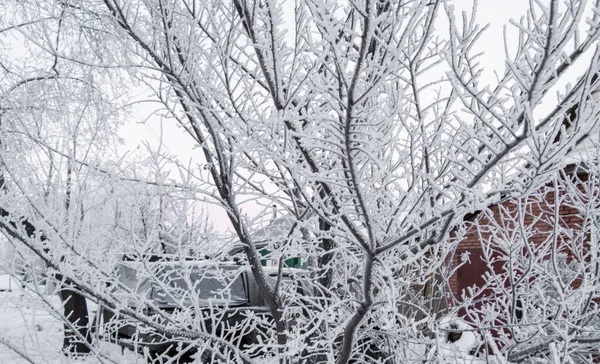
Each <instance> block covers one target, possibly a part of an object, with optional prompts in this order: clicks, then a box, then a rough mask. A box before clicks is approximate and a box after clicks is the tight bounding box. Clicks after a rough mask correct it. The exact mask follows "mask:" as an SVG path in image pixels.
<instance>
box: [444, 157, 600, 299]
mask: <svg viewBox="0 0 600 364" xmlns="http://www.w3.org/2000/svg"><path fill="white" fill-rule="evenodd" d="M559 175H560V177H559V183H558V184H554V183H553V182H549V183H547V184H545V185H543V186H541V187H540V188H539V189H537V190H536V191H535V192H534V193H532V194H530V195H528V196H525V197H522V198H514V197H513V198H505V199H503V200H501V201H500V202H498V203H497V204H495V205H492V206H490V207H489V208H488V209H487V211H485V212H484V211H477V212H475V213H472V214H470V215H468V216H466V217H465V218H464V223H465V224H464V228H465V231H464V235H462V239H461V240H460V242H459V243H458V246H457V248H456V252H455V254H454V256H453V258H452V265H454V266H456V265H458V263H459V260H460V259H461V257H462V256H464V254H465V253H468V255H469V259H468V261H467V263H465V264H464V265H463V266H462V267H460V268H459V269H458V270H457V271H456V272H455V273H454V274H453V275H452V276H451V277H450V279H449V282H448V286H449V290H450V291H451V293H452V296H453V297H454V298H455V299H456V300H458V301H460V297H461V293H462V292H463V291H465V290H467V289H468V288H469V287H472V286H473V285H476V286H478V287H481V286H482V285H483V284H484V274H485V273H486V272H491V270H494V272H495V273H500V272H501V271H503V269H504V268H503V266H504V265H505V264H504V263H506V261H501V260H498V261H495V262H491V263H490V264H488V263H486V262H485V260H488V261H489V260H490V259H489V258H492V259H493V258H494V257H495V256H497V255H498V254H499V253H501V250H502V248H501V247H499V246H492V247H491V248H490V246H489V245H494V243H493V242H491V240H493V239H494V236H493V235H496V237H497V235H498V232H497V231H494V230H495V229H496V230H497V228H498V227H499V226H503V227H504V229H503V230H505V231H503V232H502V233H503V234H504V235H513V234H511V230H515V229H519V228H521V226H516V224H517V222H516V221H522V225H523V226H525V227H527V229H528V234H526V235H527V236H526V239H527V241H528V242H529V243H530V246H532V247H535V248H536V249H538V251H537V252H536V253H535V255H536V257H537V258H539V259H550V254H551V253H552V252H551V251H550V250H544V249H543V245H544V244H548V243H549V242H551V241H558V242H559V243H558V245H557V247H556V248H557V249H556V250H555V251H559V252H560V253H561V254H563V255H565V256H566V257H567V258H566V260H567V262H570V261H571V260H572V259H574V258H575V256H576V255H579V256H582V254H581V251H576V252H575V251H573V244H566V243H565V241H566V240H567V239H569V238H570V237H569V236H567V235H568V234H565V232H564V230H566V231H572V232H579V233H581V234H575V235H577V236H580V237H581V238H582V240H583V241H580V242H581V243H582V244H581V248H582V249H584V250H585V249H588V247H587V243H589V240H590V238H591V235H590V232H589V229H590V226H589V225H590V221H589V220H590V219H586V218H585V216H586V211H583V210H582V209H581V207H583V206H577V203H576V201H572V199H573V198H572V197H571V196H569V194H568V193H567V191H566V186H567V185H568V186H571V188H572V187H576V188H577V189H578V191H579V192H580V193H581V194H582V195H585V196H588V197H589V196H595V197H597V196H598V195H600V190H598V188H596V190H597V191H596V193H595V192H594V191H586V189H589V188H590V184H589V183H588V182H589V177H590V175H589V174H588V172H587V171H586V168H585V166H583V165H580V164H570V165H568V166H567V167H565V168H564V169H562V170H561V171H560V172H559ZM591 187H592V188H593V186H591ZM556 189H558V191H557V190H556ZM557 197H558V200H557ZM584 198H585V197H584ZM578 202H579V205H582V204H584V203H585V202H589V201H578ZM557 209H558V210H557ZM555 224H558V226H560V227H561V228H562V229H561V230H563V231H560V232H556V230H555ZM557 234H558V235H557ZM522 235H523V234H520V237H521V238H522V237H523V236H522ZM571 237H572V236H571ZM505 238H506V239H507V240H510V236H505ZM513 238H514V235H513ZM561 242H562V243H561ZM486 250H487V251H486ZM520 253H521V254H523V255H526V254H528V252H525V251H524V252H520ZM584 255H585V254H584ZM486 257H487V259H485V258H486ZM571 283H572V285H574V286H579V284H580V280H578V279H574V280H573V281H572V282H571ZM506 284H507V285H508V284H510V283H509V282H506Z"/></svg>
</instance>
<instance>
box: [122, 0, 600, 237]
mask: <svg viewBox="0 0 600 364" xmlns="http://www.w3.org/2000/svg"><path fill="white" fill-rule="evenodd" d="M289 3H290V5H291V7H289V8H288V9H286V10H285V11H286V12H287V13H288V14H292V12H293V3H294V2H293V1H290V2H289ZM451 3H452V5H453V6H454V7H455V10H456V12H455V14H456V15H457V17H460V13H459V12H460V11H466V12H468V13H470V12H471V9H472V8H473V2H472V1H471V0H456V1H452V2H451ZM590 3H591V2H590ZM590 6H591V5H590ZM528 8H529V1H527V0H481V1H479V3H478V6H477V20H478V23H479V24H481V25H484V24H488V23H489V28H488V29H487V30H486V32H485V33H484V35H483V36H482V38H480V40H479V42H478V44H479V50H480V51H481V52H484V54H483V55H482V57H481V59H480V61H481V64H482V65H483V68H484V76H485V79H486V80H487V81H489V82H490V83H493V82H494V79H495V76H494V73H495V72H497V73H498V74H501V73H502V72H503V70H504V60H505V59H506V55H505V48H504V38H503V33H504V29H503V28H504V26H505V25H507V34H508V35H509V37H510V36H512V37H514V36H515V35H516V31H515V30H514V27H513V26H511V25H509V21H510V19H511V18H512V19H515V20H517V21H518V19H519V18H520V17H521V16H524V15H525V13H526V11H527V9H528ZM292 19H293V18H292ZM437 31H438V32H440V34H443V33H444V32H447V21H446V20H445V19H443V18H440V19H438V26H437ZM509 46H510V43H509ZM509 50H512V51H514V48H513V49H509ZM513 54H514V53H513ZM513 54H511V55H513ZM590 56H591V54H590V55H589V56H588V57H584V59H582V60H581V62H580V63H581V65H582V67H581V68H580V69H579V72H577V68H576V69H575V70H574V74H575V73H577V74H581V72H582V70H583V69H584V68H583V67H585V63H587V62H588V61H589V58H590ZM569 78H571V79H572V80H574V77H569ZM564 86H565V85H564V84H561V85H557V87H556V89H557V91H558V90H559V89H562V88H563V87H564ZM550 94H551V95H550V97H551V98H552V100H548V101H547V102H548V103H549V106H551V104H552V102H553V99H555V96H553V95H554V94H555V93H554V94H552V93H550ZM152 108H153V106H152V104H149V103H147V104H141V105H139V106H138V107H137V108H136V110H135V112H134V116H135V118H136V119H137V120H131V122H130V123H129V124H127V125H126V126H125V127H124V128H123V129H122V134H121V135H122V137H123V138H124V139H125V140H126V145H125V146H124V150H135V149H136V148H137V147H138V146H140V145H142V143H143V142H148V143H149V144H150V145H152V146H154V147H156V146H157V145H159V143H160V140H161V138H162V140H163V148H164V149H163V150H164V151H166V152H169V153H170V154H173V155H176V156H178V158H179V160H180V161H181V163H182V164H185V165H187V164H188V163H189V161H190V160H191V161H192V162H193V163H194V164H195V163H201V162H202V157H201V154H200V151H199V150H198V149H197V148H194V144H193V142H192V139H191V138H190V137H189V136H187V135H186V134H184V132H183V130H182V129H180V128H177V127H175V124H174V122H173V121H172V120H169V121H168V122H165V123H162V124H161V121H160V119H159V118H157V117H150V118H148V116H149V115H150V114H151V113H152ZM543 109H546V108H540V110H539V113H543ZM547 109H550V107H548V108H547ZM537 116H542V115H541V114H538V115H537ZM142 121H144V122H143V123H142ZM174 175H175V174H174ZM246 212H247V213H250V214H251V213H252V211H251V210H250V211H246ZM256 212H258V209H257V211H256ZM210 216H211V218H212V220H213V222H214V223H215V225H216V226H217V227H219V228H220V229H226V228H227V227H228V226H229V223H228V222H227V217H226V214H225V212H224V211H223V210H222V209H218V208H210Z"/></svg>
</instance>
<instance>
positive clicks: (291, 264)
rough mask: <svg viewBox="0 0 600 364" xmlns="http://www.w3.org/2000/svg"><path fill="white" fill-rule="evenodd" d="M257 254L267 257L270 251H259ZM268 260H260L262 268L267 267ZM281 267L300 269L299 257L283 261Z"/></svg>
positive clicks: (300, 261)
mask: <svg viewBox="0 0 600 364" xmlns="http://www.w3.org/2000/svg"><path fill="white" fill-rule="evenodd" d="M258 253H259V254H260V255H261V256H263V257H268V256H269V255H270V254H271V251H270V250H268V249H261V250H259V251H258ZM267 262H268V259H261V260H260V264H261V265H262V266H263V267H264V266H266V265H267ZM283 266H284V267H287V268H302V260H301V259H300V257H294V258H289V259H286V260H284V261H283Z"/></svg>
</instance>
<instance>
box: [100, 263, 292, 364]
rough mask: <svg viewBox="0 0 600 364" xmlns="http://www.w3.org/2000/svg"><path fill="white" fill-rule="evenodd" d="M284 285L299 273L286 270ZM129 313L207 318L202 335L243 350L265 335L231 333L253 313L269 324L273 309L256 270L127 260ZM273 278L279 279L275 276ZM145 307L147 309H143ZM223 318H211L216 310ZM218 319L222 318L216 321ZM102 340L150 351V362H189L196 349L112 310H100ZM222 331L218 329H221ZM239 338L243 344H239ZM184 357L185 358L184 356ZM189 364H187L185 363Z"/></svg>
mask: <svg viewBox="0 0 600 364" xmlns="http://www.w3.org/2000/svg"><path fill="white" fill-rule="evenodd" d="M285 271H286V272H285V273H284V281H289V278H290V276H291V275H292V274H294V271H301V270H298V269H285ZM117 273H118V276H119V283H120V284H121V289H123V290H124V291H128V292H127V293H126V294H124V295H123V303H124V304H125V305H126V306H127V308H129V309H132V310H136V311H138V312H141V313H143V314H144V315H147V316H148V317H150V319H151V320H153V321H156V322H161V320H165V319H168V318H169V316H170V315H175V314H177V313H179V312H182V311H186V312H188V313H189V312H193V315H194V317H202V318H203V319H202V323H201V325H202V326H203V327H202V331H204V332H215V333H216V334H217V335H219V336H221V337H223V338H226V339H231V338H236V342H239V344H240V346H243V345H246V344H252V343H256V342H257V336H258V335H262V334H263V333H262V332H261V330H253V331H252V332H250V333H245V334H243V337H241V338H240V335H241V334H240V333H239V332H235V330H232V329H231V328H233V327H236V326H237V325H236V324H239V323H241V322H242V321H243V320H244V319H245V318H246V317H247V315H248V314H249V313H251V314H252V315H254V316H257V315H258V316H261V315H262V316H263V317H265V318H266V320H268V318H269V317H270V314H269V310H268V308H267V306H266V304H265V302H264V300H263V299H262V297H261V295H260V293H259V291H258V286H257V285H256V282H255V280H254V278H253V276H252V273H251V272H250V270H249V269H248V268H247V267H246V268H242V267H240V266H239V265H236V264H235V263H214V262H210V261H161V260H155V261H142V262H137V261H123V262H121V263H120V264H119V265H118V267H117ZM272 273H273V276H272V277H271V279H272V280H273V282H274V281H275V279H276V274H277V272H276V271H273V272H272ZM142 303H143V307H141V304H142ZM215 309H217V310H219V315H218V316H215V315H210V313H211V312H214V310H215ZM216 317H218V319H216ZM96 326H97V328H96V330H97V333H98V336H99V337H100V338H102V339H104V340H109V341H113V342H116V343H117V344H119V345H121V346H122V347H127V348H129V349H131V350H134V351H139V352H142V353H144V352H146V354H148V358H149V359H153V358H156V357H158V356H159V355H163V354H164V355H165V356H171V357H172V356H175V355H181V356H183V357H187V358H189V357H190V356H191V355H193V354H194V353H195V352H196V350H195V349H194V348H186V347H185V345H184V346H182V340H181V338H180V337H178V338H177V340H174V338H173V337H170V336H169V335H165V334H164V333H160V332H157V331H156V330H154V329H152V328H151V327H149V326H148V325H145V324H143V323H141V322H139V321H137V320H133V319H128V318H126V317H124V316H122V315H120V314H118V312H117V313H115V312H114V311H113V310H110V309H108V308H106V307H100V308H99V310H98V316H97V319H96ZM215 326H216V327H215ZM238 339H239V340H238ZM182 352H184V353H182ZM182 361H184V360H182Z"/></svg>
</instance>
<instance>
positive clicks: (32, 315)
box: [0, 275, 485, 364]
mask: <svg viewBox="0 0 600 364" xmlns="http://www.w3.org/2000/svg"><path fill="white" fill-rule="evenodd" d="M44 300H45V301H46V303H45V302H44ZM88 303H89V306H88V307H89V308H90V310H95V304H93V303H91V302H89V301H88ZM48 305H51V306H52V307H54V308H55V309H58V310H60V309H61V303H60V299H59V297H58V296H56V295H37V294H36V293H35V292H33V290H31V289H29V288H27V287H25V288H23V286H22V285H21V282H20V281H18V280H17V279H15V278H14V277H11V276H9V275H0V364H31V363H35V364H37V363H44V364H72V363H77V364H97V363H115V364H134V363H135V364H137V363H140V364H142V363H146V361H145V360H144V358H142V357H141V356H138V355H136V354H135V353H133V352H132V351H129V350H122V349H121V348H120V347H119V346H117V345H115V344H110V343H107V342H103V341H100V342H95V343H94V350H96V352H97V353H98V354H99V355H92V356H88V357H84V358H70V357H66V356H65V355H63V353H62V352H61V350H60V349H61V347H62V341H63V334H62V327H63V326H62V323H61V322H60V321H59V319H57V318H56V317H55V316H53V315H52V313H51V312H52V310H51V309H49V306H48ZM92 318H93V314H92ZM451 326H454V327H453V328H454V329H457V330H459V331H460V330H467V331H464V332H463V335H462V336H461V338H460V340H458V341H456V342H455V343H440V348H439V349H440V354H441V355H442V357H443V358H444V360H443V362H445V363H449V364H467V363H469V364H482V363H485V360H482V359H478V358H474V357H472V356H470V355H468V354H466V353H467V352H468V351H469V350H470V349H471V348H472V347H473V346H474V345H476V344H477V342H478V338H477V337H476V336H475V335H474V334H473V333H472V332H470V331H468V329H470V327H469V326H468V325H467V324H466V323H464V322H463V321H461V320H459V319H457V318H448V319H446V320H442V322H441V325H440V327H441V328H443V329H448V328H450V327H451ZM415 349H417V348H415ZM416 351H419V350H416ZM273 362H275V361H273ZM265 363H267V361H265ZM269 363H270V361H269Z"/></svg>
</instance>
